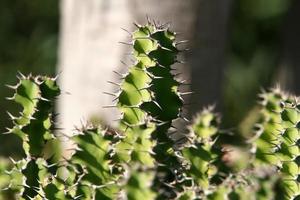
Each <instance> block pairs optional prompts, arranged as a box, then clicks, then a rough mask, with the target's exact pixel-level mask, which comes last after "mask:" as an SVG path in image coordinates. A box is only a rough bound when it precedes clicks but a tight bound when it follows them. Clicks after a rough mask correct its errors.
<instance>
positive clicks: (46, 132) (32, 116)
mask: <svg viewBox="0 0 300 200" xmlns="http://www.w3.org/2000/svg"><path fill="white" fill-rule="evenodd" d="M20 75H21V76H20V77H19V83H18V84H17V85H15V86H9V87H10V88H12V89H14V90H15V94H14V96H13V97H11V98H9V99H10V100H13V101H15V102H16V103H18V104H20V105H21V106H22V108H23V111H22V112H21V115H20V116H19V117H14V116H13V115H12V114H10V113H9V116H10V117H11V119H12V121H13V124H14V127H13V128H12V129H8V133H12V134H16V135H17V136H19V137H20V138H21V139H22V142H23V150H24V153H25V156H26V157H25V158H24V159H22V160H20V161H18V162H14V164H15V166H14V167H13V169H12V170H11V171H10V172H8V174H10V175H11V181H12V184H11V187H18V186H20V185H22V184H24V187H23V188H21V189H20V191H19V192H20V193H19V197H18V198H20V199H32V198H35V197H38V196H40V195H39V190H40V185H41V184H43V183H44V181H45V180H46V179H47V176H48V174H50V171H48V169H50V165H49V163H48V162H49V161H47V160H46V159H49V157H48V158H47V157H46V155H45V147H46V145H47V144H48V143H50V142H53V141H54V140H56V137H55V135H54V134H53V129H54V126H53V124H52V112H53V106H54V100H55V98H56V97H57V96H58V95H59V93H60V90H59V88H58V87H57V85H56V81H55V79H53V78H49V77H43V76H37V77H33V76H32V75H29V76H27V77H25V76H24V75H22V74H20ZM48 156H50V157H51V156H53V155H48ZM48 172H49V173H48ZM16 174H18V176H22V178H21V180H22V181H21V182H15V175H16Z"/></svg>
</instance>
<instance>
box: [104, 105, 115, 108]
mask: <svg viewBox="0 0 300 200" xmlns="http://www.w3.org/2000/svg"><path fill="white" fill-rule="evenodd" d="M116 107H117V105H107V106H102V108H116Z"/></svg>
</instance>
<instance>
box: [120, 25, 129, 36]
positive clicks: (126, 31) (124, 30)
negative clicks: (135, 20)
mask: <svg viewBox="0 0 300 200" xmlns="http://www.w3.org/2000/svg"><path fill="white" fill-rule="evenodd" d="M121 29H122V30H123V31H125V32H127V33H128V34H129V35H130V36H132V33H131V32H130V31H128V30H127V29H125V28H122V27H121Z"/></svg>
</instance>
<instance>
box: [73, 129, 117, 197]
mask: <svg viewBox="0 0 300 200" xmlns="http://www.w3.org/2000/svg"><path fill="white" fill-rule="evenodd" d="M114 140H116V138H115V136H114V135H109V134H107V132H105V131H102V130H100V129H98V128H91V129H86V130H82V131H80V132H79V133H78V134H77V135H75V136H74V137H73V141H74V142H75V144H76V145H77V147H76V152H75V153H74V155H73V156H72V158H71V160H70V163H71V164H72V165H74V166H77V167H79V168H82V170H79V173H81V175H80V176H82V177H81V178H80V182H79V183H78V193H77V194H76V195H81V196H82V197H81V198H82V199H93V198H96V199H115V198H116V196H117V195H118V192H119V187H118V186H117V184H116V183H117V180H118V179H119V177H120V175H121V172H122V169H120V167H121V166H120V165H117V163H114V162H113V160H112V156H113V154H114V148H113V142H114ZM100 197H101V198H100Z"/></svg>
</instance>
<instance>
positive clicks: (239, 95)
mask: <svg viewBox="0 0 300 200" xmlns="http://www.w3.org/2000/svg"><path fill="white" fill-rule="evenodd" d="M290 4H291V0H235V1H234V2H233V8H232V16H231V18H230V21H229V35H230V38H229V53H228V57H227V58H228V69H227V71H226V74H225V80H226V84H225V86H224V101H225V103H224V105H225V108H224V110H225V117H224V119H226V121H225V122H224V123H225V124H226V126H229V127H230V126H233V124H237V123H239V122H241V121H242V120H243V118H244V117H245V115H246V114H247V112H248V111H249V110H250V109H251V107H252V106H253V105H254V104H255V99H256V98H255V97H256V95H257V93H258V92H259V90H260V88H261V87H264V88H266V87H269V86H270V85H272V81H273V78H274V75H275V73H276V69H277V66H278V64H279V61H280V57H279V54H280V53H281V52H280V51H281V49H280V45H281V39H282V38H281V33H282V32H283V30H282V24H283V21H284V18H285V16H286V14H287V11H288V9H289V6H290Z"/></svg>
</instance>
